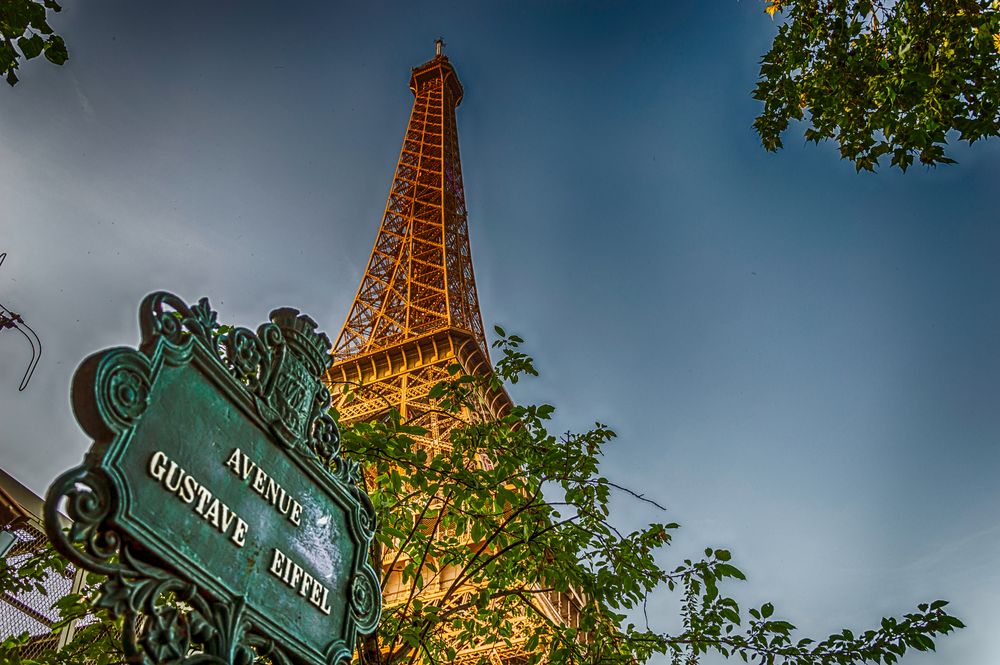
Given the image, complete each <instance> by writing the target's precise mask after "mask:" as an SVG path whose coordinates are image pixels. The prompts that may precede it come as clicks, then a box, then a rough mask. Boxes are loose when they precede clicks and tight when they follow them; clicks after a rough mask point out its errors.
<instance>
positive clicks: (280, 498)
mask: <svg viewBox="0 0 1000 665" xmlns="http://www.w3.org/2000/svg"><path fill="white" fill-rule="evenodd" d="M223 466H225V467H227V468H229V469H230V470H231V471H232V472H233V473H234V474H236V476H237V477H242V479H243V480H244V481H248V484H249V486H250V488H251V489H252V490H253V491H254V492H256V493H257V494H259V495H260V497H261V498H262V499H264V501H267V502H268V503H270V504H271V505H272V506H274V508H275V510H277V511H278V512H279V513H280V514H282V515H284V516H285V517H287V518H288V521H289V522H291V523H292V524H294V525H295V526H301V525H302V504H300V503H299V502H298V501H296V500H295V499H294V498H292V496H291V495H289V493H288V491H287V490H285V488H284V487H282V486H281V484H280V483H279V482H278V481H277V480H275V479H274V478H272V477H271V476H269V475H268V474H267V472H266V471H264V469H262V468H261V467H260V466H258V465H257V463H256V462H254V461H253V460H252V459H250V457H249V456H248V455H247V454H246V453H244V452H243V451H242V450H240V449H239V448H234V449H233V452H231V453H230V454H229V457H228V458H226V461H225V463H224V464H223Z"/></svg>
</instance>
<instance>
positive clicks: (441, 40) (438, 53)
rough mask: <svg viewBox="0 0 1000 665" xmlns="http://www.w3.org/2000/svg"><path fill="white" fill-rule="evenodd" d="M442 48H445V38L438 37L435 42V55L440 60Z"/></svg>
mask: <svg viewBox="0 0 1000 665" xmlns="http://www.w3.org/2000/svg"><path fill="white" fill-rule="evenodd" d="M442 48H444V37H438V38H437V39H435V40H434V55H435V56H437V57H439V58H440V57H441V49H442Z"/></svg>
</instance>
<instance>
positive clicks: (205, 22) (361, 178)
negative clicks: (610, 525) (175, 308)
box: [0, 0, 1000, 665]
mask: <svg viewBox="0 0 1000 665" xmlns="http://www.w3.org/2000/svg"><path fill="white" fill-rule="evenodd" d="M67 4H68V5H69V6H68V7H67V8H66V10H65V11H63V12H62V13H61V14H59V15H58V16H56V17H54V19H53V21H52V22H53V25H54V26H55V27H56V29H57V30H58V31H59V32H60V33H62V34H63V35H64V36H65V37H66V41H67V43H68V45H69V48H70V61H69V62H68V63H67V64H66V65H65V66H64V67H62V68H58V67H53V66H51V65H48V64H47V63H44V62H32V63H29V64H28V65H26V66H24V67H23V69H22V82H21V83H20V84H18V86H17V87H16V88H14V89H3V90H0V252H3V251H6V252H7V253H8V257H7V260H6V262H5V263H4V264H3V266H0V303H3V304H4V305H6V306H8V307H10V308H12V309H14V310H16V311H18V312H20V313H22V315H23V316H24V319H25V320H26V321H27V322H28V323H30V324H31V325H32V326H33V327H34V329H35V330H36V331H37V332H38V334H39V335H40V336H41V338H42V341H43V343H44V355H43V357H42V359H41V363H40V364H39V366H38V370H37V372H36V375H35V377H34V379H33V380H32V382H31V384H30V385H29V387H28V389H27V390H25V391H24V392H21V393H19V392H18V391H17V384H18V382H19V380H20V375H21V373H22V372H23V368H24V367H25V365H26V364H27V361H28V357H29V355H28V347H27V344H26V342H25V341H24V339H23V338H22V337H20V336H18V335H16V334H15V333H11V332H6V333H2V332H0V465H2V467H3V468H5V469H6V470H7V471H8V472H9V473H11V474H12V475H14V476H15V477H17V478H19V479H20V480H22V481H23V482H24V483H25V484H27V485H28V486H29V487H31V488H33V489H34V490H35V491H37V492H39V493H42V492H44V490H45V487H46V486H47V484H48V483H49V482H50V480H51V479H52V478H53V477H54V476H55V475H56V474H57V473H59V472H61V471H63V470H65V469H66V468H68V467H70V466H72V465H75V464H77V463H78V462H79V461H80V460H81V458H82V455H83V452H84V451H85V449H86V448H87V445H88V441H87V440H86V439H85V438H84V436H83V434H82V432H81V431H80V430H79V428H78V427H77V425H76V424H75V422H74V420H73V417H72V415H71V413H70V410H69V403H68V386H69V382H70V377H71V376H72V372H73V370H74V369H75V367H76V365H77V364H78V363H79V362H80V360H81V359H82V358H83V357H85V356H86V355H88V354H89V353H91V352H93V351H95V350H98V349H101V348H105V347H108V346H113V345H134V344H135V343H136V341H137V339H138V330H137V324H136V307H137V305H138V303H139V301H140V300H141V298H142V297H143V296H144V295H145V294H146V293H148V292H150V291H153V290H158V289H165V290H169V291H173V292H175V293H177V294H179V295H181V296H182V297H184V298H185V299H187V300H189V301H194V300H197V298H199V297H200V296H203V295H207V296H209V297H210V299H211V301H212V303H213V304H214V305H215V307H216V309H217V310H218V311H219V313H220V319H221V320H224V321H228V322H233V323H237V324H240V325H246V326H249V327H256V325H257V324H258V323H260V322H261V321H263V320H264V319H265V318H266V316H267V313H268V311H270V310H271V309H272V308H274V307H277V306H281V305H290V306H294V307H298V308H300V309H302V310H304V311H306V312H308V313H310V314H311V315H312V316H313V317H314V318H316V319H317V320H318V321H320V322H321V326H322V327H323V328H324V329H325V330H326V331H328V332H329V333H330V334H331V336H334V335H335V334H336V333H337V332H338V330H339V328H340V326H341V324H342V323H343V320H344V316H345V315H346V313H347V308H348V305H349V303H350V300H351V298H352V297H353V295H354V291H355V289H356V288H357V284H358V281H359V279H360V276H361V273H362V270H363V267H364V263H365V261H366V260H367V257H368V254H369V251H370V249H371V243H372V241H373V240H374V237H375V232H376V229H377V225H378V222H379V218H380V215H381V212H382V210H383V207H384V205H385V196H386V194H387V191H388V186H389V182H390V178H391V175H392V170H393V167H394V165H395V159H396V156H397V154H398V151H399V145H400V141H401V138H402V134H403V129H404V126H405V123H406V119H407V117H408V113H409V108H410V104H411V103H412V96H411V94H410V92H409V91H408V89H407V81H408V76H409V69H410V67H412V66H415V65H418V64H420V63H422V62H424V61H425V60H427V59H428V58H429V57H431V55H432V54H433V39H434V38H435V37H437V36H438V35H443V36H444V38H445V40H446V42H447V46H446V52H447V54H448V55H449V56H450V58H451V59H452V62H453V63H454V64H455V66H456V68H457V69H458V72H459V75H460V77H461V79H462V81H463V83H464V85H465V91H466V94H465V99H464V101H463V103H462V105H461V107H460V108H459V110H458V121H459V130H460V137H461V146H462V158H463V170H464V173H465V179H466V193H467V199H468V207H469V211H470V217H469V220H470V230H471V233H472V243H473V254H474V257H475V266H476V275H477V279H478V283H479V289H480V297H481V303H482V308H483V316H484V320H485V321H486V322H487V324H488V325H489V324H492V323H500V324H502V325H504V326H505V327H506V328H507V329H508V330H510V331H516V332H518V333H519V334H520V335H522V336H523V337H525V338H526V339H527V340H528V350H529V351H530V352H531V353H532V354H533V355H534V356H535V357H536V358H537V361H538V365H539V367H540V369H541V371H542V377H541V378H540V379H538V380H535V381H532V382H529V383H528V384H525V385H521V384H519V385H518V386H517V390H515V391H514V393H513V394H514V397H515V398H516V399H517V400H519V401H522V402H529V401H547V402H551V403H553V404H555V405H556V406H557V408H558V412H557V416H558V418H557V422H556V427H557V428H558V429H559V430H563V429H579V428H584V427H587V426H588V425H589V424H591V423H592V422H593V421H595V420H600V421H601V422H605V423H608V424H609V425H611V426H612V427H613V428H615V429H616V430H617V431H618V432H619V434H620V438H619V440H618V441H616V442H615V443H614V444H613V445H612V446H611V447H610V448H609V450H608V455H607V460H606V465H605V470H606V473H607V475H609V476H610V477H611V478H613V479H614V480H616V481H619V482H621V483H624V484H627V485H630V486H632V487H634V488H636V489H638V490H640V491H644V492H647V493H648V494H650V495H651V496H653V497H655V498H656V499H658V500H660V501H661V502H663V503H665V504H666V505H667V506H669V509H670V513H669V515H662V514H658V513H657V512H655V511H652V510H649V509H647V508H645V507H643V506H641V505H636V504H634V503H631V502H629V501H626V500H624V499H623V500H622V501H621V502H620V503H619V504H618V513H617V515H618V520H619V522H620V523H621V524H622V525H623V526H625V527H628V526H634V525H637V524H639V523H640V522H643V521H649V520H666V521H669V520H676V521H679V522H681V523H682V525H683V526H684V529H683V530H682V532H681V534H680V535H679V536H678V541H677V543H676V545H675V546H674V547H673V548H672V549H671V551H669V552H667V553H666V555H665V556H664V564H665V565H672V564H673V563H674V562H675V561H676V560H677V559H679V558H683V557H684V556H686V555H691V554H693V553H695V552H697V551H698V550H699V549H700V548H702V547H704V546H706V545H712V546H716V547H730V548H731V549H732V550H733V552H734V557H735V560H736V563H738V564H740V565H741V566H742V567H743V569H744V570H745V571H746V572H747V574H748V576H749V578H750V581H749V582H748V583H746V584H742V585H740V588H739V591H738V594H737V596H738V598H740V599H741V601H743V602H744V603H753V604H757V605H759V604H760V603H762V602H764V601H767V600H771V601H773V602H774V603H775V604H776V606H777V608H778V609H777V613H778V614H781V615H783V616H785V617H787V618H788V619H790V620H791V621H793V622H794V623H797V624H798V625H799V626H800V627H801V628H802V629H803V630H804V631H807V632H808V633H809V634H812V635H819V636H825V635H826V634H828V633H829V632H831V631H834V630H838V629H839V628H841V627H844V626H848V627H851V628H853V629H864V628H867V627H870V626H873V625H875V624H876V623H877V621H878V619H879V618H880V617H881V616H883V615H885V614H893V613H894V614H899V613H902V612H904V611H907V610H908V609H910V608H911V607H913V606H914V605H916V603H918V602H921V601H924V600H933V599H935V598H947V599H950V600H952V603H953V609H954V612H955V613H956V614H958V615H959V616H960V617H962V618H963V619H965V620H966V622H967V623H968V624H969V626H970V627H969V628H968V629H967V630H964V631H961V633H959V634H958V635H955V636H951V637H948V638H945V639H944V640H943V641H942V642H941V644H940V650H939V653H938V654H936V655H922V654H917V655H915V656H913V657H912V658H910V659H909V661H908V662H911V663H923V664H926V663H955V662H962V663H966V664H968V665H988V664H990V663H993V662H995V656H996V654H997V653H1000V637H998V636H997V635H998V633H997V631H996V627H997V626H998V625H1000V573H998V572H997V562H998V561H1000V522H998V518H997V513H998V508H1000V483H998V482H997V477H998V475H1000V447H998V445H997V443H998V438H1000V348H998V347H1000V263H998V261H997V257H998V256H1000V220H998V214H997V207H996V206H997V197H996V182H997V176H998V167H1000V150H998V147H997V144H996V143H995V142H994V143H987V144H984V145H978V146H976V147H975V149H974V150H971V151H970V150H967V149H965V148H961V147H958V148H956V151H955V152H956V154H955V156H956V157H957V158H958V160H959V162H960V164H959V165H958V166H952V167H948V168H940V169H937V170H933V171H927V170H924V169H922V168H914V169H913V171H912V172H911V173H909V174H907V175H905V176H900V175H899V174H896V173H892V172H889V171H888V170H886V171H885V172H883V173H880V174H877V175H869V174H864V175H856V174H855V173H854V169H853V167H852V165H851V164H849V163H846V162H841V161H840V160H839V159H838V157H837V155H836V152H835V150H834V149H833V148H832V147H831V146H821V147H819V148H817V147H813V146H804V145H803V141H802V139H801V135H800V134H795V133H794V131H793V133H791V134H789V135H788V136H787V137H786V144H787V146H788V147H787V148H786V149H785V150H784V151H782V152H781V153H778V154H767V153H765V152H764V151H763V150H762V149H761V148H760V146H759V144H758V143H757V141H756V138H755V136H754V133H753V131H752V129H751V122H752V121H753V118H754V115H755V114H756V113H757V111H758V108H759V107H758V103H757V102H755V101H754V100H752V99H751V98H750V96H749V92H750V90H751V89H752V87H753V85H754V81H755V79H756V73H757V67H756V63H757V62H758V59H759V57H760V55H761V54H762V53H763V52H764V51H765V50H766V48H767V46H768V43H769V40H770V38H771V37H772V36H773V34H774V30H775V27H774V24H773V23H772V22H771V21H770V19H768V17H767V16H766V15H765V14H764V12H763V9H762V3H760V2H757V1H756V0H742V1H740V0H717V1H715V2H710V3H683V5H682V3H663V2H648V3H624V2H623V3H570V2H524V3H516V2H497V3H485V2H482V3H480V2H462V3H453V4H440V3H419V5H420V6H419V8H417V6H416V5H417V4H418V3H399V4H390V3H382V2H371V3H352V4H350V5H347V4H342V5H339V4H336V3H329V2H326V3H321V2H315V3H312V4H309V3H296V4H294V5H291V4H289V3H277V2H272V3H262V2H243V3H239V4H236V3H207V2H203V1H201V2H193V1H191V2H170V3H167V2H159V3H155V2H144V3H137V2H125V1H124V0H122V1H114V2H113V1H111V0H107V1H105V2H101V3H86V6H84V5H83V4H79V5H78V4H71V3H67ZM675 607H676V600H675V598H673V597H672V596H670V595H669V594H667V593H666V592H663V593H662V594H657V595H656V597H655V598H654V599H653V601H652V603H651V605H650V607H649V613H650V620H651V623H652V624H653V626H654V627H660V628H664V629H665V628H669V627H670V626H672V625H673V624H674V621H675V619H674V618H673V617H674V616H675V611H674V610H675ZM904 662H907V661H904Z"/></svg>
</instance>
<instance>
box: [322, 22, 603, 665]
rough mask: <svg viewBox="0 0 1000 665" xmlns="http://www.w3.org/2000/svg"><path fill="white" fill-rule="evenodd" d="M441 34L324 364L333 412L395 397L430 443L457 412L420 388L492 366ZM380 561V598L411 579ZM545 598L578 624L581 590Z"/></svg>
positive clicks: (454, 87) (499, 648)
mask: <svg viewBox="0 0 1000 665" xmlns="http://www.w3.org/2000/svg"><path fill="white" fill-rule="evenodd" d="M442 46H443V42H442V41H441V40H440V39H439V40H437V41H436V42H435V56H434V58H433V59H431V60H430V61H428V62H426V63H424V64H422V65H420V66H419V67H415V68H414V69H413V70H412V75H411V76H410V90H411V91H412V92H413V94H414V101H413V109H412V111H411V112H410V120H409V123H408V124H407V127H406V133H405V135H404V137H403V147H402V149H401V150H400V153H399V161H398V163H397V166H396V172H395V175H394V177H393V180H392V186H391V187H390V189H389V198H388V201H387V202H386V206H385V212H384V213H383V215H382V223H381V226H380V228H379V232H378V236H377V237H376V239H375V246H374V248H373V249H372V253H371V257H370V258H369V260H368V266H367V268H366V269H365V274H364V277H363V278H362V280H361V285H360V286H359V287H358V292H357V295H356V296H355V298H354V302H353V304H352V305H351V309H350V311H349V313H348V315H347V320H346V321H345V323H344V327H343V329H342V330H341V332H340V336H339V337H338V338H337V341H336V343H335V344H334V349H333V356H334V363H333V366H332V367H331V368H330V370H329V373H328V374H327V379H328V385H329V387H330V389H331V393H332V394H333V402H334V406H335V407H336V409H337V410H338V412H339V413H340V419H341V422H342V423H345V424H350V423H354V422H359V421H368V420H373V419H376V418H379V417H380V416H382V415H384V414H385V413H386V412H388V411H389V410H390V409H393V408H394V409H397V410H398V411H399V413H400V416H401V417H402V419H403V420H404V421H407V422H409V423H412V424H415V425H418V426H420V427H422V428H424V429H425V430H427V432H428V434H427V435H426V436H420V437H414V438H415V439H416V440H417V442H418V443H419V444H420V445H423V446H424V447H425V448H426V449H428V450H429V451H431V452H432V453H433V451H435V450H441V449H445V448H447V447H448V445H449V444H448V432H449V431H450V429H451V428H452V427H453V426H454V422H455V421H454V419H453V418H446V417H441V418H439V411H438V410H437V409H436V408H435V406H436V405H435V404H434V401H433V400H432V399H431V398H430V397H429V395H428V393H429V391H430V389H431V388H432V387H433V386H434V385H435V384H437V383H438V382H440V381H442V380H444V379H447V378H449V377H450V376H451V375H450V374H449V373H448V367H449V366H451V365H455V364H458V365H460V366H461V368H462V372H464V373H465V374H470V375H480V376H488V375H489V374H490V373H491V372H492V365H491V363H490V356H489V351H488V348H487V343H486V337H485V335H484V332H483V322H482V316H481V314H480V311H479V297H478V295H477V293H476V280H475V275H474V273H473V269H472V253H471V250H470V246H469V230H468V223H467V213H466V207H465V193H464V190H463V185H462V164H461V160H460V157H459V149H458V129H457V127H456V123H455V108H456V107H457V106H458V105H459V104H460V103H461V101H462V96H463V90H462V84H461V83H460V82H459V80H458V75H457V74H456V73H455V68H454V67H453V66H452V65H451V63H450V62H449V60H448V58H447V57H446V56H445V55H444V54H443V53H442ZM344 386H347V387H348V388H350V396H348V393H345V391H343V390H342V388H343V387H344ZM510 407H511V402H510V398H509V397H508V396H507V394H506V392H504V391H498V392H495V393H492V394H489V395H487V396H486V398H485V399H484V400H483V402H482V406H481V407H480V411H479V412H478V413H467V414H465V415H466V417H467V419H469V420H476V419H480V420H482V419H487V418H497V417H499V416H502V415H503V414H504V413H506V412H507V410H508V409H509V408H510ZM482 462H483V463H489V461H488V460H482ZM391 558H392V557H388V559H387V563H388V560H389V559H391ZM386 567H387V566H386ZM382 572H383V574H384V575H385V576H386V578H387V582H388V583H387V585H386V587H385V607H387V608H389V607H391V606H393V605H394V604H396V603H398V602H399V601H398V599H399V598H401V597H405V596H407V595H408V593H409V587H407V586H403V585H402V584H401V583H400V580H399V579H398V574H396V575H393V574H392V573H393V571H389V570H385V569H383V571H382ZM394 578H395V579H394ZM543 602H544V611H545V612H546V614H548V615H549V618H550V619H551V620H553V621H557V622H560V623H568V624H570V625H577V624H576V623H574V622H575V621H577V620H578V612H579V607H580V605H581V603H582V602H584V601H583V600H582V599H581V598H580V597H579V596H578V595H577V594H574V593H572V592H570V593H568V594H567V593H557V592H552V593H551V594H548V595H547V597H546V598H544V599H543ZM524 655H525V651H524V640H523V638H522V639H520V640H517V639H515V640H514V644H513V645H511V646H508V645H500V644H496V643H484V644H480V645H475V646H474V647H473V648H471V649H469V648H465V649H462V650H460V651H459V653H458V655H457V657H456V658H455V659H454V664H456V665H471V664H473V663H476V662H479V661H480V660H481V659H482V658H483V657H485V658H486V659H487V660H489V661H491V662H492V663H494V665H512V664H516V663H518V662H519V661H521V660H522V659H523V656H524Z"/></svg>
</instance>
